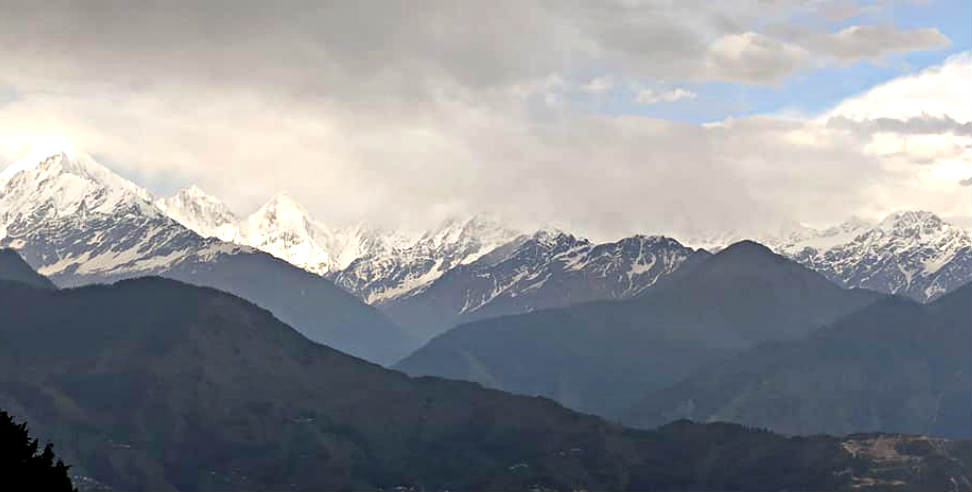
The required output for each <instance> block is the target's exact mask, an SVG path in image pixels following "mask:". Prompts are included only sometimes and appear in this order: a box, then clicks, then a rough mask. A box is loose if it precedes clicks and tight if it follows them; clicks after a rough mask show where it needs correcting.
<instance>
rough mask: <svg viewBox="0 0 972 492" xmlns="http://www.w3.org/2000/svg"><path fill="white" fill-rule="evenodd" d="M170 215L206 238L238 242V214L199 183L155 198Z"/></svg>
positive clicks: (158, 204) (160, 206) (157, 204)
mask: <svg viewBox="0 0 972 492" xmlns="http://www.w3.org/2000/svg"><path fill="white" fill-rule="evenodd" d="M155 205H156V206H157V207H159V209H161V210H162V211H163V212H165V214H166V215H168V216H169V217H171V218H173V219H175V220H176V221H177V222H179V223H180V224H182V225H184V226H186V227H188V228H189V229H191V230H193V231H194V232H196V233H197V234H199V235H200V236H203V237H215V238H219V239H220V240H223V241H234V242H235V241H236V239H237V233H238V228H237V224H236V223H237V221H238V219H237V217H236V215H235V214H234V213H233V211H232V210H230V208H229V207H227V206H226V204H224V203H223V202H221V201H219V199H217V198H216V197H214V196H212V195H209V194H208V193H206V192H205V191H203V190H202V189H201V188H199V187H198V186H196V185H190V186H189V187H187V188H185V189H183V190H182V191H180V192H179V193H176V194H175V195H173V196H171V197H168V198H161V199H158V200H156V201H155Z"/></svg>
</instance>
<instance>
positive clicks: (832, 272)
mask: <svg viewBox="0 0 972 492" xmlns="http://www.w3.org/2000/svg"><path fill="white" fill-rule="evenodd" d="M166 201H174V202H179V203H181V204H183V205H181V206H180V207H177V208H175V209H167V210H175V211H174V212H172V213H170V215H171V216H172V217H173V218H175V219H176V220H178V221H180V222H182V223H183V224H184V225H186V226H187V227H189V228H191V229H193V230H195V231H196V232H198V233H200V234H201V235H203V236H212V237H219V238H221V239H224V240H227V241H233V242H237V243H240V244H247V245H250V246H253V247H256V248H258V249H261V250H264V251H268V252H270V253H271V254H274V255H275V256H278V257H280V258H283V259H285V260H287V261H290V262H291V263H293V264H295V265H298V266H301V267H302V268H305V269H307V270H309V271H312V272H315V273H319V274H323V275H326V276H328V277H329V278H331V279H333V280H335V282H336V283H337V284H338V285H341V286H342V287H343V288H345V289H346V290H348V291H349V292H352V293H354V294H355V295H357V296H359V297H360V298H361V299H362V300H364V301H365V302H367V303H369V304H373V305H376V306H378V307H382V306H385V305H387V306H389V312H390V313H392V316H393V317H394V316H395V313H396V312H398V311H400V308H398V305H399V304H401V302H399V301H400V300H401V299H403V298H408V297H411V296H412V295H414V294H418V293H422V292H424V290H425V289H426V288H427V287H428V286H429V285H431V284H432V283H433V282H434V281H436V280H438V279H439V278H441V277H442V276H443V275H444V273H445V272H448V271H450V270H451V269H453V268H457V269H461V270H466V271H467V272H466V274H468V271H469V270H470V268H469V264H470V263H472V262H473V261H474V260H475V259H477V258H480V257H483V256H485V254H486V253H489V252H491V251H494V250H496V249H497V248H500V247H503V248H504V250H505V251H506V254H509V253H510V252H511V249H512V248H514V247H515V246H516V245H519V244H522V243H524V242H526V241H529V240H530V238H534V237H537V236H543V235H548V236H549V235H554V236H556V235H557V234H558V233H562V234H565V235H566V236H567V237H574V239H575V240H576V241H577V243H575V244H573V247H582V245H583V244H582V243H590V241H589V240H587V239H584V238H577V237H575V236H573V235H572V234H570V233H567V232H562V231H557V230H549V231H548V230H541V231H537V232H535V233H527V234H525V235H521V234H518V233H517V232H515V231H512V230H509V229H505V228H503V227H502V226H501V225H500V224H499V223H497V222H496V221H488V220H485V219H482V218H478V217H474V218H471V219H467V220H465V221H462V220H450V221H447V222H446V223H444V224H442V225H441V226H440V227H439V228H437V229H434V230H432V231H429V232H427V233H424V234H423V235H420V236H418V237H419V238H420V239H416V238H411V239H410V236H409V235H407V234H401V233H400V234H391V233H388V232H382V231H380V230H378V229H372V228H367V227H365V226H363V225H360V224H359V225H356V226H353V227H351V228H347V229H335V230H333V231H331V230H329V229H328V228H326V227H325V226H323V225H321V224H320V223H318V222H315V221H314V220H313V219H312V218H310V215H309V214H308V213H307V212H306V210H304V209H303V208H302V207H301V206H300V205H299V204H296V203H295V202H293V200H292V199H290V198H286V195H281V196H277V197H275V198H273V199H272V200H271V201H270V202H268V203H267V204H266V205H264V206H263V207H261V208H260V209H259V210H258V211H257V212H255V213H254V214H253V215H252V216H250V217H248V218H246V219H243V220H237V219H235V216H233V215H232V213H231V212H228V209H227V208H226V207H225V206H224V205H221V203H220V202H219V201H218V200H217V199H215V198H214V197H211V196H208V195H205V194H204V193H202V192H201V191H199V190H198V189H197V188H195V187H190V188H188V189H187V190H185V191H183V192H180V193H179V194H177V195H175V196H174V197H172V198H169V199H166ZM281 201H284V202H285V203H286V205H285V207H283V208H286V209H288V210H290V211H291V215H292V216H293V217H294V220H292V221H291V223H289V224H288V223H286V222H285V221H279V222H277V223H276V225H274V224H275V223H274V222H273V221H272V220H267V218H266V217H267V215H268V214H267V212H266V211H267V210H273V209H275V208H280V205H279V203H278V202H281ZM216 204H219V205H216ZM213 210H218V211H219V212H212V211H213ZM271 215H272V214H271ZM234 220H235V222H233V221H234ZM252 224H261V226H259V227H254V226H253V225H252ZM226 227H229V228H230V229H229V230H232V231H233V232H232V233H227V232H226V231H227V229H225V228H226ZM261 227H262V229H261ZM255 229H256V230H260V231H262V232H259V233H254V232H251V233H246V232H241V231H247V230H251V231H252V230H255ZM322 231H323V232H322ZM448 237H451V238H453V239H452V240H451V241H449V240H445V241H443V240H441V239H440V240H439V241H435V240H432V238H448ZM638 237H639V236H633V237H630V238H623V239H621V240H620V241H617V242H614V243H611V242H609V243H604V244H603V245H597V244H594V243H590V246H591V247H594V246H603V248H602V249H606V248H610V245H611V244H618V243H621V242H624V241H626V240H627V241H629V242H630V241H632V240H637V238H638ZM347 238H352V239H351V240H349V239H347ZM460 238H461V240H460ZM745 239H752V240H756V241H758V242H760V243H762V244H765V245H767V246H768V247H770V249H772V250H773V251H774V252H776V253H779V254H782V255H784V256H787V257H789V258H791V259H794V260H796V261H798V262H800V263H801V264H803V265H804V266H807V267H808V268H811V269H813V270H816V271H818V272H820V273H822V274H823V275H824V276H826V277H827V278H829V279H830V280H832V281H834V282H837V283H839V284H841V285H844V286H845V287H859V288H866V289H869V290H875V291H878V292H884V293H890V294H901V295H906V296H908V297H911V298H912V299H915V300H917V301H920V302H927V301H929V300H932V299H934V298H936V297H938V296H940V295H942V294H944V293H946V292H948V291H950V290H952V289H954V288H956V287H958V286H960V285H962V284H963V283H964V280H966V279H968V278H970V277H972V239H970V235H969V231H967V230H966V229H965V228H963V227H959V226H956V225H953V224H950V223H948V222H946V221H944V220H942V219H941V218H939V217H937V216H936V215H934V214H932V213H930V212H922V211H902V212H896V213H893V214H891V215H888V216H887V217H885V218H884V219H882V220H880V221H878V222H869V221H866V220H863V219H859V218H851V219H850V220H847V221H846V222H843V223H841V224H838V225H836V226H833V227H828V228H823V229H816V228H812V227H807V226H803V225H800V224H792V225H789V226H787V227H783V228H780V229H779V230H774V231H771V232H767V233H761V234H754V235H752V236H750V237H747V236H745V235H740V234H737V233H733V232H726V233H721V234H718V235H714V236H710V237H704V238H697V237H696V238H691V239H687V240H686V241H682V244H684V245H688V246H689V247H692V248H693V249H703V248H706V249H709V250H710V251H718V250H719V249H722V248H724V247H726V246H728V245H729V244H732V243H735V242H738V241H741V240H745ZM541 241H542V239H541ZM565 242H569V241H562V244H563V243H565ZM470 245H472V246H470ZM532 246H533V245H529V246H528V247H532ZM622 249H624V248H622ZM456 250H461V251H462V253H463V254H461V255H459V258H458V259H457V258H456V253H455V251H456ZM625 251H628V252H629V253H631V254H632V255H636V254H637V253H636V252H635V251H634V250H632V249H630V248H629V249H627V250H625ZM500 256H502V254H501V255H500ZM522 256H523V257H526V258H528V261H529V262H533V263H535V262H536V261H537V260H541V259H543V255H535V256H537V257H530V255H529V254H524V255H522ZM554 256H556V255H547V256H546V258H549V260H550V261H552V262H555V263H556V262H558V261H562V260H563V258H562V257H561V258H554ZM419 259H421V260H419ZM423 260H424V262H423ZM623 261H637V257H636V256H631V257H626V258H624V260H623ZM423 263H424V265H423ZM492 263H494V264H495V263H496V259H495V258H494V260H493V261H492ZM423 266H424V268H423ZM484 266H485V268H484ZM501 268H506V269H509V268H510V265H509V264H506V265H503V266H502V267H501ZM538 268H540V269H542V268H549V269H556V268H557V267H556V266H555V265H549V266H544V267H538V266H537V265H529V266H524V268H523V271H526V270H533V271H536V270H537V269H538ZM488 269H489V265H488V264H487V265H483V264H481V265H479V266H478V267H476V268H473V269H472V270H476V271H477V272H479V273H483V271H484V270H488ZM457 273H458V272H457ZM458 274H459V275H462V273H458ZM489 275H499V276H500V277H502V275H503V274H502V273H496V272H489ZM525 275H526V276H527V277H530V276H532V274H530V273H525ZM497 284H498V285H500V287H496V286H493V287H492V288H488V289H487V288H484V289H482V290H476V291H471V292H469V293H468V294H467V296H468V297H471V298H476V297H479V298H489V297H490V294H491V293H492V294H494V295H495V291H496V290H497V288H502V282H497ZM642 288H643V286H642ZM608 290H609V291H611V292H612V293H603V294H601V296H603V297H598V298H603V299H623V298H626V297H627V296H630V294H631V292H635V291H637V289H628V288H625V286H624V283H623V282H621V283H619V284H618V285H615V286H612V287H611V288H610V289H608ZM568 295H569V294H568ZM405 304H408V302H406V303H405ZM541 304H542V303H541ZM392 306H394V307H392ZM542 307H546V306H543V305H538V306H532V307H531V308H532V309H540V308H542ZM494 309H497V311H502V313H503V314H516V313H517V312H523V310H522V309H520V310H516V309H514V310H513V311H512V312H507V311H505V310H502V309H499V308H494ZM405 311H408V309H405ZM452 311H453V315H454V316H455V315H460V316H458V318H463V319H469V318H465V317H463V316H461V315H463V314H465V312H458V313H457V312H455V310H452ZM405 316H406V318H405V319H404V320H403V324H406V325H408V324H409V320H408V319H407V316H408V315H405Z"/></svg>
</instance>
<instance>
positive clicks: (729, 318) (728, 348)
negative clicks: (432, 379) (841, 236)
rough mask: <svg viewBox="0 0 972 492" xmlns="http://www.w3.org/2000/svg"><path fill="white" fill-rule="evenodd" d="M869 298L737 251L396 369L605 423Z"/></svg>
mask: <svg viewBox="0 0 972 492" xmlns="http://www.w3.org/2000/svg"><path fill="white" fill-rule="evenodd" d="M876 297H878V295H877V294H873V293H870V292H866V291H853V290H845V289H842V288H840V287H838V286H836V285H834V284H832V283H830V282H828V281H827V280H826V279H824V278H823V277H822V276H820V275H819V274H817V273H814V272H812V271H810V270H807V269H806V268H804V267H802V266H800V265H798V264H796V263H794V262H792V261H789V260H786V259H785V258H782V257H780V256H777V255H775V254H773V253H772V252H770V251H769V250H767V249H766V248H765V247H763V246H760V245H757V244H755V243H751V242H744V243H739V244H736V245H733V246H731V247H729V248H727V249H725V250H723V251H721V252H720V253H719V254H716V255H714V256H712V257H710V258H708V259H705V260H703V261H701V262H700V263H698V264H696V265H694V266H693V268H691V270H690V271H689V272H688V273H686V274H684V275H679V276H677V277H676V278H674V279H672V280H671V281H667V282H662V283H660V284H659V285H657V286H656V287H652V288H649V289H648V290H646V291H645V292H644V293H643V294H642V295H641V296H640V297H639V298H636V299H633V300H629V301H623V302H607V301H602V302H592V303H588V304H581V305H577V306H571V307H567V308H561V309H550V310H543V311H537V312H534V313H529V314H523V315H518V316H506V317H500V318H493V319H486V320H481V321H476V322H472V323H468V324H464V325H460V326H458V327H456V328H453V329H452V330H450V331H448V332H446V333H445V334H443V335H440V336H438V337H436V338H434V339H433V340H432V341H431V342H429V343H428V344H426V345H425V346H424V347H422V348H421V349H419V350H418V351H416V352H415V353H414V354H412V355H410V356H409V357H408V358H406V359H405V360H403V361H402V362H400V363H399V364H398V365H397V366H396V367H397V368H399V369H401V370H403V371H405V372H407V373H409V374H414V375H435V376H441V377H448V378H454V379H465V380H470V381H476V382H479V383H482V384H484V385H487V386H490V387H495V388H499V389H503V390H506V391H511V392H514V393H522V394H530V395H533V394H538V395H543V396H548V397H550V398H553V399H555V400H557V401H559V402H561V403H563V404H565V405H567V406H569V407H572V408H576V409H579V410H583V411H588V412H592V413H597V414H600V415H606V416H615V415H616V414H617V412H620V411H623V410H624V409H626V408H628V407H629V406H630V405H631V404H633V403H634V402H635V401H636V399H637V398H639V393H640V394H643V393H644V392H647V391H653V390H658V389H661V388H664V387H666V386H669V385H671V384H673V383H675V382H676V381H679V380H680V379H682V378H683V377H685V376H688V375H689V374H690V373H691V372H693V371H694V370H696V369H697V368H698V367H700V366H702V365H704V364H707V363H710V362H712V361H715V360H719V359H720V358H723V357H727V356H729V355H730V354H733V353H735V352H737V351H740V350H744V349H746V348H750V347H752V346H753V345H754V344H756V343H759V342H763V341H767V340H786V339H794V338H798V337H800V336H802V335H805V334H806V333H808V332H809V331H811V330H813V329H816V328H818V327H820V326H824V325H826V324H827V323H829V322H830V321H833V320H834V319H837V318H839V317H840V316H843V315H845V314H847V313H850V312H852V311H854V310H856V309H858V308H860V307H861V306H863V305H866V304H868V303H870V302H872V301H873V300H874V299H875V298H876Z"/></svg>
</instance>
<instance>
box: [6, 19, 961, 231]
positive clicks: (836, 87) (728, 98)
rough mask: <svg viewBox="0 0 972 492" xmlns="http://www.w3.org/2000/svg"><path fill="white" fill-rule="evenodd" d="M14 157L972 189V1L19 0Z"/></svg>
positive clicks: (409, 225) (797, 192) (572, 222)
mask: <svg viewBox="0 0 972 492" xmlns="http://www.w3.org/2000/svg"><path fill="white" fill-rule="evenodd" d="M0 11H2V12H3V15H2V16H0V66H2V67H3V69H2V70H0V165H2V164H3V163H5V162H12V161H13V160H15V159H17V158H19V157H21V156H22V155H24V154H27V153H28V152H30V151H31V150H32V148H36V147H37V146H39V145H41V146H43V145H47V144H48V143H49V142H51V141H67V142H70V144H71V145H72V146H73V147H74V148H75V149H79V150H82V151H84V152H87V153H89V154H91V155H93V156H94V157H95V158H96V159H97V160H98V161H99V162H101V163H103V164H105V165H107V166H109V167H110V168H112V169H113V170H115V171H116V172H118V173H120V174H122V175H123V176H125V177H128V178H130V179H132V180H133V181H135V182H137V183H138V184H140V185H142V186H144V187H146V188H148V189H149V190H150V191H152V192H153V193H156V194H158V195H160V196H164V195H168V194H172V193H174V192H176V191H178V190H179V189H180V188H182V187H185V186H188V185H190V184H196V185H198V186H199V187H201V188H202V189H204V190H205V191H207V192H208V193H210V194H212V195H215V196H217V197H219V198H220V199H222V200H223V201H225V202H226V203H227V204H228V205H229V206H230V207H231V208H232V209H234V210H235V211H237V213H239V214H246V213H248V212H250V211H252V210H254V209H255V208H257V207H258V206H259V205H260V204H261V203H263V202H265V201H266V200H267V199H269V198H270V197H271V196H273V195H275V194H276V193H279V192H287V193H288V194H290V195H291V196H293V197H294V198H295V199H297V200H298V201H300V202H301V203H302V204H304V206H305V207H306V208H307V209H308V210H309V211H310V212H311V213H312V214H313V215H314V216H315V217H316V218H317V219H318V220H320V221H322V222H324V223H328V224H333V225H335V226H337V225H344V224H351V223H356V222H361V221H363V222H367V223H372V224H375V225H379V226H383V227H392V228H402V229H413V230H414V229H421V228H426V227H430V226H431V225H433V224H435V223H438V222H439V221H441V220H443V219H445V218H447V217H451V216H463V215H469V214H474V213H481V214H488V215H492V216H497V217H501V218H503V219H504V220H506V221H508V222H509V223H510V224H512V225H514V226H518V227H523V228H529V227H539V226H547V225H555V226H558V227H563V228H569V229H570V230H572V231H576V232H578V233H580V234H584V235H587V236H589V237H592V238H613V237H619V236H621V235H627V234H632V233H648V234H653V233H664V234H674V235H691V234H704V233H706V232H709V231H716V230H727V229H733V230H736V231H743V232H751V233H761V232H764V231H765V230H766V229H768V228H773V227H778V226H780V225H781V224H786V223H789V222H792V221H796V222H801V223H805V224H809V225H815V226H821V225H827V224H833V223H837V222H839V221H842V220H844V219H846V218H848V217H850V216H857V217H861V218H865V219H878V218H880V217H882V216H883V215H886V214H888V213H890V212H893V211H895V210H902V209H924V210H930V211H933V212H936V213H938V214H940V215H943V216H946V217H967V216H970V215H972V123H970V122H972V95H970V90H969V89H970V88H972V87H970V82H972V56H970V49H972V40H970V31H972V27H970V22H969V19H970V18H972V10H970V3H969V2H967V1H965V2H961V1H934V0H928V1H892V0H872V1H865V2H855V1H852V0H819V1H800V2H797V1H787V0H735V1H733V2H704V1H696V0H678V1H675V0H655V1H639V0H617V1H594V0H592V1H583V2H581V1H556V2H554V1H528V0H515V1H508V0H497V1H491V2H452V1H430V0H422V1H406V0H400V1H399V0H386V1H381V2H371V1H361V2H322V1H307V2H302V1H294V2H288V1H284V2H263V1H259V2H257V1H248V0H243V1H232V2H229V1H227V2H221V1H208V2H185V1H181V0H174V1H155V2H128V1H126V2H111V1H97V0H94V1H90V2H71V1H63V2H47V1H29V2H28V1H16V2H15V1H8V0H0Z"/></svg>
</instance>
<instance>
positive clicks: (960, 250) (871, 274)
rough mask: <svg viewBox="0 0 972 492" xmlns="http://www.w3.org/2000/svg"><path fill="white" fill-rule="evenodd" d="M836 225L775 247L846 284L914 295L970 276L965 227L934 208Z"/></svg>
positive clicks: (928, 294) (971, 255)
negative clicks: (877, 219)
mask: <svg viewBox="0 0 972 492" xmlns="http://www.w3.org/2000/svg"><path fill="white" fill-rule="evenodd" d="M835 229H837V232H832V231H831V232H832V233H830V234H821V235H820V236H819V237H816V238H809V239H807V240H806V241H803V242H795V243H792V244H784V245H777V246H776V248H777V249H778V251H780V252H781V253H782V254H785V255H786V256H789V257H791V258H793V259H794V260H797V261H799V262H800V263H802V264H804V265H805V266H807V267H810V268H813V269H814V270H817V271H818V272H820V273H822V274H823V275H824V276H826V277H827V278H829V279H831V280H833V281H836V282H838V283H840V284H843V285H845V286H847V287H861V288H865V289H871V290H876V291H878V292H886V293H891V294H901V295H906V296H908V297H911V298H913V299H916V300H919V301H928V300H931V299H934V298H936V297H938V296H940V295H942V294H944V293H946V292H949V291H951V290H952V289H954V288H956V287H959V286H961V285H964V284H965V283H967V282H969V280H970V279H972V240H970V237H969V234H968V232H966V231H965V230H964V229H962V228H961V227H957V226H954V225H951V224H949V223H947V222H945V221H943V220H941V219H940V218H939V217H937V216H936V215H935V214H933V213H930V212H921V211H906V212H899V213H895V214H892V215H889V216H888V217H886V218H885V219H884V220H882V221H881V222H879V223H878V224H875V225H870V224H867V223H864V222H863V221H855V222H852V223H847V224H843V225H841V226H838V228H835ZM828 231H829V230H828ZM825 232H826V231H825Z"/></svg>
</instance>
